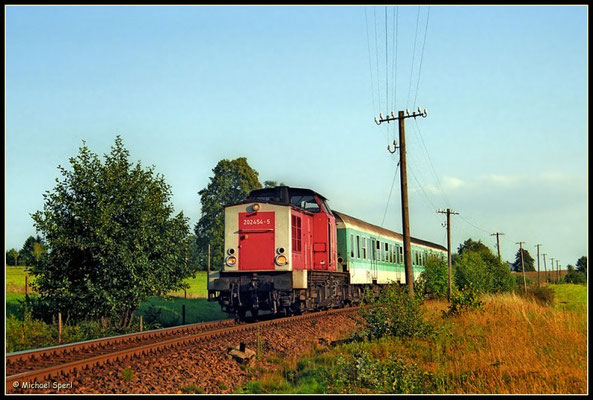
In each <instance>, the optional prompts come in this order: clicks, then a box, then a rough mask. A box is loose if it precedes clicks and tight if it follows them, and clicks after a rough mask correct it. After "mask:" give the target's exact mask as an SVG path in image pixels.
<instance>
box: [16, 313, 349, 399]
mask: <svg viewBox="0 0 593 400" xmlns="http://www.w3.org/2000/svg"><path fill="white" fill-rule="evenodd" d="M356 309H358V307H349V308H341V309H334V310H328V311H321V312H315V313H308V314H303V315H298V316H294V317H285V318H279V319H272V320H268V321H262V322H256V323H251V324H241V325H236V326H231V327H223V328H219V329H214V330H210V331H204V332H198V333H193V334H190V335H189V336H181V337H176V338H172V339H167V340H164V341H158V342H155V343H149V344H145V345H141V346H138V347H133V348H129V349H124V350H119V351H115V352H111V353H106V354H101V355H97V356H94V357H90V358H84V359H80V360H76V361H71V362H68V363H64V364H58V365H54V366H50V367H46V368H42V369H38V370H32V371H26V372H21V373H17V374H14V375H10V376H7V377H6V388H10V387H13V384H14V382H22V381H36V380H43V379H52V378H55V377H60V376H67V375H68V374H71V373H74V374H78V373H79V372H82V371H86V370H91V369H92V368H94V367H96V366H101V365H104V364H106V363H111V362H117V361H121V360H124V359H127V358H131V357H134V356H136V355H140V356H142V355H147V354H151V353H156V352H158V351H163V350H166V349H169V348H174V347H178V346H181V345H187V344H190V343H194V342H196V341H198V340H200V339H204V338H211V337H219V336H223V335H226V334H232V333H236V332H241V331H252V330H256V329H258V328H261V327H265V326H278V325H285V324H288V325H290V324H294V323H296V322H300V321H303V320H307V319H316V318H323V317H325V316H327V315H331V314H341V313H348V312H352V311H354V310H356ZM19 386H21V385H19Z"/></svg>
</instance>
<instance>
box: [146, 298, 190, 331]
mask: <svg viewBox="0 0 593 400" xmlns="http://www.w3.org/2000/svg"><path fill="white" fill-rule="evenodd" d="M180 320H181V315H180V314H179V313H177V312H175V311H171V310H169V309H167V308H163V307H159V306H154V305H152V304H151V305H150V306H149V307H148V309H147V310H146V312H145V313H144V322H145V323H146V325H147V326H148V327H151V328H153V329H157V328H168V327H171V326H176V325H179V321H180Z"/></svg>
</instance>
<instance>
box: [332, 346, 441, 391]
mask: <svg viewBox="0 0 593 400" xmlns="http://www.w3.org/2000/svg"><path fill="white" fill-rule="evenodd" d="M326 374H327V376H326V379H324V380H325V381H326V382H327V384H328V390H329V391H330V392H338V393H359V392H360V389H366V390H367V391H370V392H371V393H426V392H430V387H431V379H430V374H427V373H424V372H422V371H421V370H420V368H418V366H417V365H416V364H406V362H405V361H404V360H403V359H402V358H401V357H400V356H398V355H396V354H392V355H391V356H390V357H389V358H388V359H387V360H385V361H380V360H375V359H373V358H372V357H371V356H370V355H369V354H368V353H367V352H365V351H361V350H358V351H356V352H355V353H354V354H353V355H352V356H351V357H344V356H343V355H338V357H337V359H336V364H335V366H334V367H333V368H331V369H328V370H327V372H326Z"/></svg>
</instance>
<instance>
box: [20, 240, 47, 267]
mask: <svg viewBox="0 0 593 400" xmlns="http://www.w3.org/2000/svg"><path fill="white" fill-rule="evenodd" d="M35 243H40V244H42V245H43V239H41V237H39V235H37V237H33V236H29V237H28V238H27V240H25V243H24V244H23V248H22V249H21V251H19V253H20V260H21V265H32V264H33V262H35V255H34V251H35V249H34V247H35Z"/></svg>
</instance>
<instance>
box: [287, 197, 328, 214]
mask: <svg viewBox="0 0 593 400" xmlns="http://www.w3.org/2000/svg"><path fill="white" fill-rule="evenodd" d="M290 204H291V205H293V206H295V207H299V208H302V209H305V210H307V211H310V212H313V213H318V212H319V211H321V208H320V207H319V204H317V201H316V200H315V197H313V196H311V195H296V196H292V197H291V198H290Z"/></svg>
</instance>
